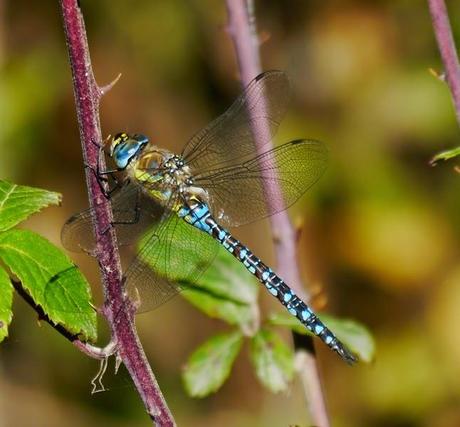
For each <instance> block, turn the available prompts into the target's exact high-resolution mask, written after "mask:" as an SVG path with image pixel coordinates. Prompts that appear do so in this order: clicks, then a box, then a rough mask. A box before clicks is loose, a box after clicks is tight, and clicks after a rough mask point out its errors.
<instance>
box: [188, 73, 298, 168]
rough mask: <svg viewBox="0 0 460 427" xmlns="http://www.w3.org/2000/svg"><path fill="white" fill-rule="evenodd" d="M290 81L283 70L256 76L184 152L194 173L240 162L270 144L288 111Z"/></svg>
mask: <svg viewBox="0 0 460 427" xmlns="http://www.w3.org/2000/svg"><path fill="white" fill-rule="evenodd" d="M289 95H290V90H289V81H288V79H287V76H286V75H285V74H284V73H283V72H281V71H267V72H265V73H263V74H260V75H259V76H258V77H256V78H255V79H254V80H253V81H252V82H251V83H250V84H249V85H248V86H247V87H246V89H245V90H244V92H243V93H242V94H241V95H240V96H239V97H238V99H237V100H236V101H235V102H234V103H233V105H232V106H231V107H230V108H229V109H228V110H227V111H226V112H225V113H224V114H222V115H221V116H219V117H218V118H217V119H215V120H214V121H212V122H211V123H210V124H209V125H208V126H206V127H205V128H204V129H203V130H201V131H200V132H198V133H197V134H196V135H195V136H194V137H193V138H192V139H191V140H190V141H189V142H188V143H187V145H186V146H185V148H184V150H183V151H182V156H183V157H184V159H185V161H186V163H187V164H188V165H189V166H190V167H191V168H192V172H195V171H196V172H207V171H209V170H213V169H216V168H222V167H228V166H231V165H236V164H238V163H241V162H242V161H244V160H245V159H247V158H252V157H254V156H255V154H256V146H255V144H254V135H256V136H257V138H258V140H260V141H261V145H263V144H266V143H268V142H270V141H271V139H272V137H273V136H274V135H275V133H276V131H277V129H278V126H279V124H280V122H281V120H282V118H283V116H284V114H285V112H286V109H287V105H288V101H289Z"/></svg>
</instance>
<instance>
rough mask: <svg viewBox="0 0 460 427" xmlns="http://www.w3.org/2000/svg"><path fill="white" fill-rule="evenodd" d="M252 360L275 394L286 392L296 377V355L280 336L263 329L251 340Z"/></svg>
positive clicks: (261, 379) (261, 380)
mask: <svg viewBox="0 0 460 427" xmlns="http://www.w3.org/2000/svg"><path fill="white" fill-rule="evenodd" d="M251 360H252V363H253V365H254V368H255V370H256V375H257V377H258V378H259V380H260V382H261V383H262V384H264V385H265V387H267V388H268V389H269V390H271V391H272V392H273V393H278V392H280V391H283V390H286V388H287V386H288V384H289V381H291V379H292V377H293V375H294V353H293V351H292V350H291V348H290V347H288V346H287V345H286V344H285V343H284V341H283V340H282V339H281V338H280V337H279V336H278V334H276V333H275V332H273V331H270V330H268V329H261V330H260V331H259V332H258V333H257V334H256V335H255V336H254V337H253V338H252V339H251Z"/></svg>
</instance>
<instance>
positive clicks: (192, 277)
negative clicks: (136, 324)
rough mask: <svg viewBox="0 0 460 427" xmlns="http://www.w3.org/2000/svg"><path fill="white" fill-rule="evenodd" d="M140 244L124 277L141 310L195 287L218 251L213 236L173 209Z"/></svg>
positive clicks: (130, 294) (125, 283) (157, 304)
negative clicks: (190, 222) (181, 216)
mask: <svg viewBox="0 0 460 427" xmlns="http://www.w3.org/2000/svg"><path fill="white" fill-rule="evenodd" d="M140 246H141V249H140V251H139V253H138V254H137V256H136V257H135V259H134V260H133V261H132V263H131V264H130V265H129V267H128V270H127V271H126V274H125V279H124V280H125V281H124V286H125V289H126V290H127V292H128V295H129V297H130V298H131V299H132V300H133V301H135V302H137V303H138V304H139V303H140V305H139V308H138V312H145V311H149V310H152V309H154V308H156V307H157V306H159V305H161V304H163V303H164V302H166V301H167V300H168V299H170V298H171V297H173V296H174V295H175V294H176V293H177V292H178V291H180V290H181V289H183V288H185V287H188V286H193V285H194V284H195V283H196V281H197V279H198V277H199V276H200V275H201V274H202V273H203V272H204V271H205V270H206V269H207V268H208V266H209V265H210V264H211V262H212V261H213V260H214V258H215V256H216V253H217V251H218V250H219V245H218V244H217V242H216V241H215V240H214V239H212V238H211V237H210V236H209V235H207V234H206V233H204V232H202V231H199V230H198V229H196V228H195V227H193V226H192V225H189V224H187V223H186V222H185V221H184V220H183V219H181V218H179V217H178V216H177V215H175V214H174V213H173V212H171V214H170V216H169V217H168V218H167V219H165V220H164V221H163V222H161V223H160V224H159V225H158V226H157V227H155V228H154V229H153V230H152V231H151V232H150V233H149V234H148V235H147V236H146V237H145V238H143V239H142V241H141V242H140Z"/></svg>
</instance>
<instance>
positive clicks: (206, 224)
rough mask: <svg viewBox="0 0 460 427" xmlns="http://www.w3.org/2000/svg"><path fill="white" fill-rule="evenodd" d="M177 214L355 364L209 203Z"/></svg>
mask: <svg viewBox="0 0 460 427" xmlns="http://www.w3.org/2000/svg"><path fill="white" fill-rule="evenodd" d="M178 215H179V216H180V217H181V218H183V219H184V220H185V221H186V222H188V223H189V224H191V225H193V226H195V227H197V228H198V229H200V230H201V231H204V232H206V233H208V234H210V235H211V236H212V237H213V238H215V239H216V240H218V241H219V242H220V243H221V244H222V246H223V247H224V248H225V249H226V250H227V251H228V252H230V253H231V254H232V255H233V256H234V257H235V258H237V259H238V260H239V261H240V262H242V263H243V265H244V266H245V267H246V268H247V269H248V271H249V272H250V273H252V274H253V275H254V276H255V277H256V278H257V279H258V280H259V281H260V282H261V283H262V284H263V285H264V286H265V287H266V288H267V290H268V291H269V292H270V293H271V294H272V295H273V296H274V297H276V298H277V299H278V300H279V301H280V302H281V304H283V305H284V306H285V307H286V309H287V310H288V311H289V312H290V313H291V314H292V315H293V316H295V317H297V319H299V321H300V322H301V323H302V324H303V325H305V326H306V327H307V329H308V330H310V331H311V332H313V333H314V334H315V335H317V336H318V337H319V338H320V339H321V340H322V341H323V342H324V343H325V344H326V345H328V346H329V347H330V348H331V349H332V350H334V351H335V352H337V353H338V354H339V355H340V356H341V357H342V358H343V359H344V360H345V361H346V362H348V363H352V362H355V360H356V359H355V357H354V356H353V355H352V354H351V353H350V352H349V351H348V350H347V349H346V347H345V346H344V345H343V344H342V343H341V342H340V341H339V340H338V339H337V338H336V337H335V335H334V334H333V333H332V332H331V331H330V330H329V329H328V328H327V327H326V326H325V325H324V324H323V322H321V320H319V319H318V317H317V316H316V315H315V313H314V312H313V311H312V310H311V308H310V307H309V306H308V305H307V304H306V303H304V302H303V301H302V300H301V299H300V298H299V297H298V296H297V295H295V293H294V291H293V290H292V289H291V288H290V287H289V286H288V285H287V284H286V283H284V281H283V280H282V279H281V278H280V277H279V276H277V275H276V274H275V273H274V272H273V271H272V270H271V269H270V268H269V267H268V266H267V265H265V264H264V263H263V262H262V261H261V260H260V259H259V258H258V257H256V256H255V255H254V254H253V253H252V252H251V251H250V250H249V249H248V248H247V247H246V246H244V245H243V244H241V243H240V242H239V241H238V240H237V239H235V238H234V237H233V236H232V235H231V233H229V232H228V231H227V230H226V229H224V228H223V227H221V226H220V225H219V224H218V223H217V222H216V221H215V220H214V218H213V217H212V215H211V213H210V211H209V208H208V205H207V204H206V203H201V202H196V203H194V204H193V205H190V206H188V207H187V206H184V207H182V208H181V209H179V211H178Z"/></svg>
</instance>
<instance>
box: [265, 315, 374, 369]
mask: <svg viewBox="0 0 460 427" xmlns="http://www.w3.org/2000/svg"><path fill="white" fill-rule="evenodd" d="M318 317H319V318H320V319H321V321H322V322H324V324H325V325H326V326H327V327H328V328H329V329H330V330H331V331H332V332H333V333H334V334H335V335H336V336H337V338H338V339H339V340H340V341H342V342H343V343H344V344H345V345H346V346H347V347H348V349H349V350H351V351H352V352H353V353H355V354H356V355H357V356H358V357H359V359H360V360H361V361H363V362H365V363H370V362H372V360H374V357H375V340H374V337H373V336H372V334H371V333H370V331H369V329H367V328H366V327H365V326H364V325H362V324H361V323H358V322H356V321H354V320H349V319H338V318H336V317H334V316H330V315H327V314H321V315H318ZM269 322H270V323H271V324H272V325H277V326H285V327H288V328H290V329H291V330H293V331H295V332H297V333H299V334H304V335H306V334H308V335H312V336H313V334H312V333H311V332H310V331H309V330H307V328H305V326H303V325H302V324H301V323H300V322H299V321H298V320H297V319H296V318H295V317H294V316H291V315H290V314H287V313H276V314H274V315H272V316H271V317H270V319H269Z"/></svg>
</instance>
